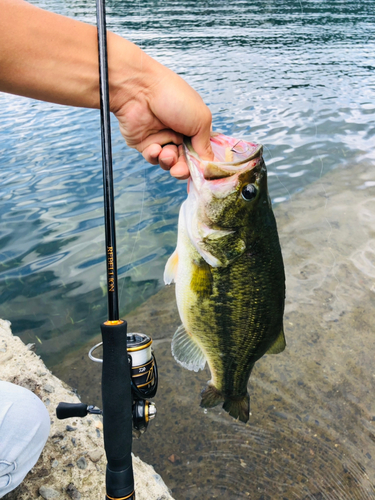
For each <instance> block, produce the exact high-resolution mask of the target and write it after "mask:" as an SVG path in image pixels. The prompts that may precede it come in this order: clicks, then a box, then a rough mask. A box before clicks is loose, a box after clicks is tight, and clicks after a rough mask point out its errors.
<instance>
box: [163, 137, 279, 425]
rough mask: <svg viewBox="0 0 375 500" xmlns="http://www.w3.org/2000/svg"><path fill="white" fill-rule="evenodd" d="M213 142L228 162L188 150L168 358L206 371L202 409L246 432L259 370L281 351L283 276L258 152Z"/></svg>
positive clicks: (171, 274) (225, 140)
mask: <svg viewBox="0 0 375 500" xmlns="http://www.w3.org/2000/svg"><path fill="white" fill-rule="evenodd" d="M211 142H212V146H213V150H214V152H215V156H217V157H220V158H222V159H223V160H224V161H222V162H218V161H214V162H205V161H203V160H201V159H200V158H199V157H198V155H197V154H196V153H195V152H194V150H193V149H192V147H191V144H190V143H189V142H188V141H187V143H186V144H185V155H186V158H187V162H188V165H189V169H190V174H191V181H190V189H189V194H188V198H187V200H185V202H184V203H183V205H182V207H181V210H180V216H179V230H178V241H177V248H176V250H175V252H174V254H173V255H172V256H171V257H170V259H169V261H168V263H167V266H166V271H165V282H166V283H170V282H171V281H173V280H174V281H175V283H176V300H177V306H178V309H179V313H180V317H181V320H182V326H181V327H180V328H179V329H178V330H177V332H176V334H175V336H174V338H173V340H172V353H173V355H174V357H175V359H176V360H177V361H178V362H179V363H180V364H181V365H182V366H184V367H185V368H188V369H192V370H195V371H197V370H198V369H202V368H203V367H204V364H205V362H206V361H207V363H208V366H209V368H210V371H211V375H212V378H211V380H210V381H209V382H208V385H207V387H206V389H205V390H204V391H203V392H202V395H201V396H202V400H201V406H203V407H205V408H209V407H213V406H216V405H217V404H219V403H223V408H224V409H225V410H226V411H228V413H229V414H230V415H231V416H233V417H234V418H239V419H240V420H242V421H243V422H246V421H247V420H248V418H249V395H248V393H247V384H248V380H249V377H250V374H251V371H252V369H253V367H254V364H255V362H256V361H257V360H258V359H259V358H261V357H262V356H263V355H264V354H265V353H270V354H272V353H278V352H281V351H282V350H284V348H285V338H284V333H283V312H284V300H285V275H284V266H283V260H282V255H281V249H280V244H279V238H278V234H277V227H276V221H275V217H274V215H273V212H272V206H271V202H270V199H269V195H268V190H267V171H266V167H265V164H264V161H263V159H262V147H261V146H259V145H256V144H252V143H247V142H245V141H241V144H242V147H241V148H237V149H236V148H235V147H234V146H235V145H236V144H238V139H234V138H229V137H226V136H224V135H222V134H220V135H217V134H216V135H213V137H212V138H211ZM228 148H232V149H231V152H232V153H231V155H229V154H228ZM220 149H221V150H222V149H224V150H225V151H224V152H222V151H221V150H220ZM228 159H230V160H231V161H228ZM220 176H221V177H220Z"/></svg>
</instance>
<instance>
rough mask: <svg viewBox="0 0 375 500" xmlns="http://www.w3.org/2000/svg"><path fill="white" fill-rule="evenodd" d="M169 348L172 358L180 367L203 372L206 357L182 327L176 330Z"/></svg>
mask: <svg viewBox="0 0 375 500" xmlns="http://www.w3.org/2000/svg"><path fill="white" fill-rule="evenodd" d="M171 348H172V354H173V357H174V358H175V360H176V361H177V363H179V364H180V365H181V366H183V367H184V368H186V369H187V370H191V371H195V372H197V371H199V370H203V368H204V365H205V364H206V357H205V355H204V353H203V351H202V349H201V348H200V346H199V344H198V343H197V342H196V341H195V340H194V338H193V337H192V336H191V335H190V334H189V333H188V332H187V331H186V330H185V327H184V325H181V326H179V327H178V328H177V330H176V333H175V334H174V336H173V339H172V346H171Z"/></svg>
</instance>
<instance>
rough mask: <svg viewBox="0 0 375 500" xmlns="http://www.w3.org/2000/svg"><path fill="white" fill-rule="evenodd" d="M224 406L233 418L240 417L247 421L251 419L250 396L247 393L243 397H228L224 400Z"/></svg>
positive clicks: (242, 420)
mask: <svg viewBox="0 0 375 500" xmlns="http://www.w3.org/2000/svg"><path fill="white" fill-rule="evenodd" d="M223 408H224V410H225V411H227V412H228V413H229V415H230V416H231V417H233V418H236V419H237V418H238V419H239V420H241V422H244V423H246V422H247V421H248V420H249V414H250V397H249V395H248V394H247V393H246V394H245V396H243V397H241V398H237V397H233V398H227V399H226V400H225V401H224V404H223Z"/></svg>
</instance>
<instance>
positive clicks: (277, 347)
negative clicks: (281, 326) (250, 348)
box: [266, 330, 286, 354]
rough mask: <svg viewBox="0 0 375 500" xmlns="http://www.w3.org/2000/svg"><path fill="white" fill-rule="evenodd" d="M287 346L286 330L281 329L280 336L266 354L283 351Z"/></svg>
mask: <svg viewBox="0 0 375 500" xmlns="http://www.w3.org/2000/svg"><path fill="white" fill-rule="evenodd" d="M285 347H286V342H285V335H284V331H283V330H281V332H280V333H279V336H278V337H277V339H276V340H275V342H274V343H273V344H272V345H271V347H270V348H269V349H268V351H267V352H266V354H279V352H283V350H284V349H285Z"/></svg>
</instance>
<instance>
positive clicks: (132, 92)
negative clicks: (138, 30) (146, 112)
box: [107, 32, 162, 115]
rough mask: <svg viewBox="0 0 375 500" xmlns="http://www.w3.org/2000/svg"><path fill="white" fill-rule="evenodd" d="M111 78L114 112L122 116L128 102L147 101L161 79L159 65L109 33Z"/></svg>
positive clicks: (111, 96) (109, 70)
mask: <svg viewBox="0 0 375 500" xmlns="http://www.w3.org/2000/svg"><path fill="white" fill-rule="evenodd" d="M107 40H108V79H109V100H110V109H111V111H112V112H113V113H114V114H115V115H118V114H119V113H121V111H122V110H123V108H124V107H126V105H127V104H128V103H131V102H134V100H144V99H147V96H148V94H149V93H150V89H151V88H152V87H153V85H155V83H156V82H158V81H159V80H160V67H162V66H161V65H160V64H159V63H158V62H156V61H155V60H154V59H152V58H151V57H150V56H148V55H147V54H146V53H145V52H144V51H143V50H142V49H140V48H139V47H138V46H137V45H135V44H134V43H132V42H129V41H128V40H125V39H124V38H122V37H120V36H118V35H115V34H114V33H110V32H109V33H108V39H107Z"/></svg>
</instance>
